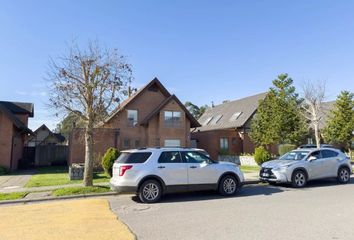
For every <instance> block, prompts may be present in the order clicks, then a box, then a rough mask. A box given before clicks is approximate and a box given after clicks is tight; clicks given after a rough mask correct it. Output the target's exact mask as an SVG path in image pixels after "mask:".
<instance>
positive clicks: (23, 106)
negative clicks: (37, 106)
mask: <svg viewBox="0 0 354 240" xmlns="http://www.w3.org/2000/svg"><path fill="white" fill-rule="evenodd" d="M0 104H1V105H2V106H4V107H6V108H7V109H8V110H9V111H11V112H12V113H14V114H29V116H30V117H33V110H34V107H33V103H24V102H6V101H0Z"/></svg>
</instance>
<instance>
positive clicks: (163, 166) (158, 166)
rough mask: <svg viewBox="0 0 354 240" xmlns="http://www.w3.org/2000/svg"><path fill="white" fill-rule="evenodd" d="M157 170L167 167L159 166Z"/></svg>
mask: <svg viewBox="0 0 354 240" xmlns="http://www.w3.org/2000/svg"><path fill="white" fill-rule="evenodd" d="M157 168H165V166H158V167H157Z"/></svg>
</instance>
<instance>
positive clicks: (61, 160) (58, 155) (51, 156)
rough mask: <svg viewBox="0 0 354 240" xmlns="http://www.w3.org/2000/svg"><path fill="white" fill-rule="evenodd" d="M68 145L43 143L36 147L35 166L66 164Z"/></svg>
mask: <svg viewBox="0 0 354 240" xmlns="http://www.w3.org/2000/svg"><path fill="white" fill-rule="evenodd" d="M67 156H68V146H62V145H43V146H40V145H39V146H37V147H36V153H35V161H34V164H35V166H50V165H66V164H67Z"/></svg>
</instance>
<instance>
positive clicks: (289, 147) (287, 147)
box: [278, 144, 296, 156]
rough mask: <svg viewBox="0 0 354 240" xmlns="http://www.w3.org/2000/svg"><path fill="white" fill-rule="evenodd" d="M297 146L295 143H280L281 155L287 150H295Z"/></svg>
mask: <svg viewBox="0 0 354 240" xmlns="http://www.w3.org/2000/svg"><path fill="white" fill-rule="evenodd" d="M295 148H296V146H295V145H294V144H280V145H279V147H278V153H279V155H280V156H282V155H284V154H285V153H287V152H290V151H292V150H294V149H295Z"/></svg>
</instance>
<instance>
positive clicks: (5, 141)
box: [0, 101, 33, 170]
mask: <svg viewBox="0 0 354 240" xmlns="http://www.w3.org/2000/svg"><path fill="white" fill-rule="evenodd" d="M29 117H33V104H32V103H23V102H5V101H0V156H1V157H0V166H2V167H5V168H7V169H9V170H16V169H17V167H18V163H19V160H20V159H21V158H22V154H23V147H24V142H25V140H26V138H27V137H28V136H29V134H32V131H31V130H30V129H29V128H28V118H29Z"/></svg>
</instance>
